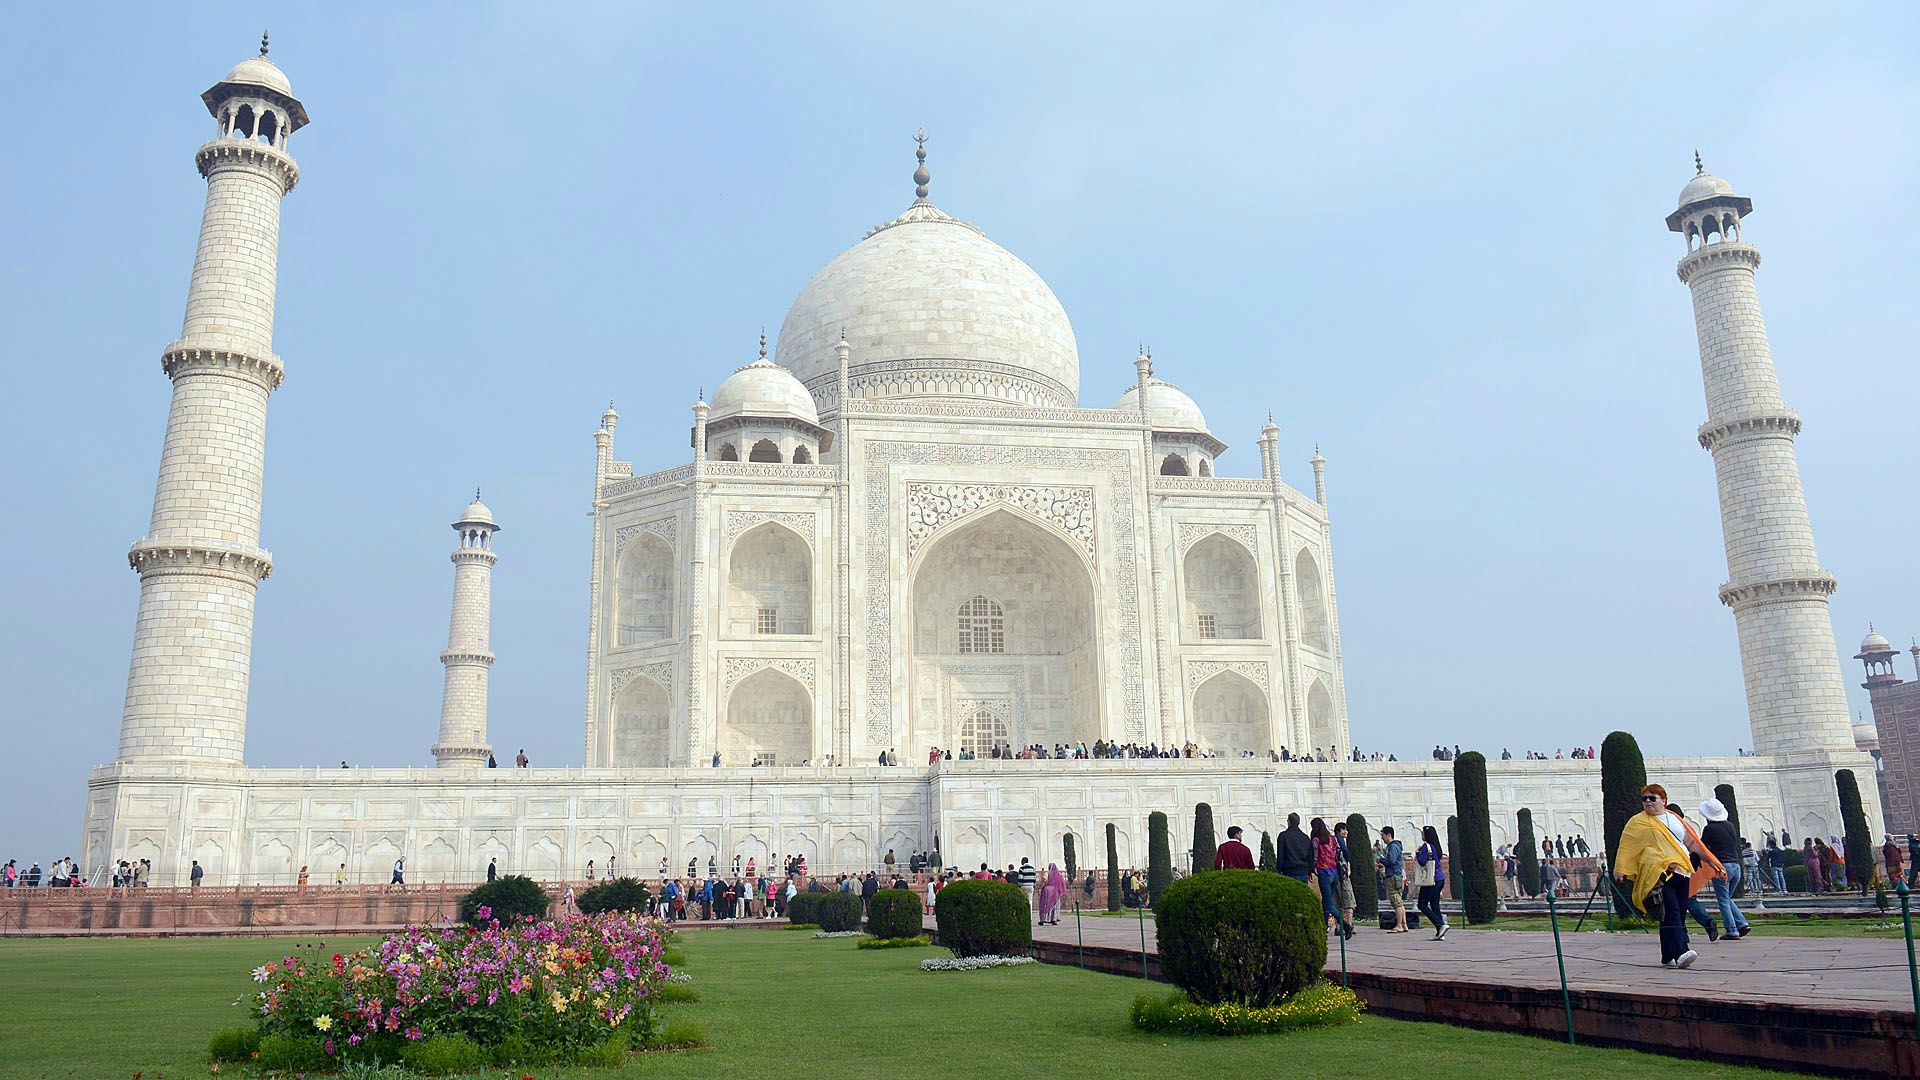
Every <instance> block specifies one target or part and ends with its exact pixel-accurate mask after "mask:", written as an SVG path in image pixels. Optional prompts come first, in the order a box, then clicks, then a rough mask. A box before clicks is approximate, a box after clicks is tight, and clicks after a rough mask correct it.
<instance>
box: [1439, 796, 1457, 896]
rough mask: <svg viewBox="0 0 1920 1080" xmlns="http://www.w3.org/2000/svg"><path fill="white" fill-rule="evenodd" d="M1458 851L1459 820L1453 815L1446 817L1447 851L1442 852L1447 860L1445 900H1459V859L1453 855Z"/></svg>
mask: <svg viewBox="0 0 1920 1080" xmlns="http://www.w3.org/2000/svg"><path fill="white" fill-rule="evenodd" d="M1459 850H1460V818H1459V816H1458V815H1455V814H1448V815H1447V850H1446V851H1445V852H1443V855H1444V856H1445V858H1446V860H1447V899H1449V900H1458V899H1460V859H1459V856H1457V855H1456V854H1454V853H1455V852H1457V851H1459Z"/></svg>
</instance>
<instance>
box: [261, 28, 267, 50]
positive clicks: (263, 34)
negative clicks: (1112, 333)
mask: <svg viewBox="0 0 1920 1080" xmlns="http://www.w3.org/2000/svg"><path fill="white" fill-rule="evenodd" d="M260 55H261V56H265V55H267V32H266V31H265V30H262V31H260Z"/></svg>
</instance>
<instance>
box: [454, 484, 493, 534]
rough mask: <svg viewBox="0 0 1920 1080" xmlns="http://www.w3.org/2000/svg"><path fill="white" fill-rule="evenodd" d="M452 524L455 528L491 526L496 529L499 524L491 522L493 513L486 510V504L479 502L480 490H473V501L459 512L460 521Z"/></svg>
mask: <svg viewBox="0 0 1920 1080" xmlns="http://www.w3.org/2000/svg"><path fill="white" fill-rule="evenodd" d="M454 524H455V525H456V526H457V525H493V526H496V527H497V526H498V524H499V523H498V522H496V521H494V520H493V511H492V510H490V509H488V508H487V504H486V503H483V502H481V501H480V489H479V488H474V489H473V501H472V502H470V503H468V504H467V508H466V509H465V510H462V511H461V512H460V520H459V521H456V522H454Z"/></svg>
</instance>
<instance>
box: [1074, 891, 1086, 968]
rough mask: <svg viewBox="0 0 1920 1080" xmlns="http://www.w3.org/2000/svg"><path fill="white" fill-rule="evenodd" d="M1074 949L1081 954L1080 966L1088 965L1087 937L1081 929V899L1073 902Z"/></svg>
mask: <svg viewBox="0 0 1920 1080" xmlns="http://www.w3.org/2000/svg"><path fill="white" fill-rule="evenodd" d="M1073 950H1074V952H1076V953H1078V954H1079V956H1080V967H1081V968H1082V969H1083V970H1084V969H1085V968H1086V966H1087V938H1086V935H1085V934H1083V933H1081V931H1080V901H1078V900H1075V901H1074V902H1073Z"/></svg>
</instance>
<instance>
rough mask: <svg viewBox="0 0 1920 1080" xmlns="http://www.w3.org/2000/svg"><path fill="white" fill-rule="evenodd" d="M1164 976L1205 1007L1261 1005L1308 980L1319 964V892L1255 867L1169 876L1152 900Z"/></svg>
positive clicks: (1322, 960) (1322, 936) (1323, 942)
mask: <svg viewBox="0 0 1920 1080" xmlns="http://www.w3.org/2000/svg"><path fill="white" fill-rule="evenodd" d="M1153 924H1154V928H1155V931H1156V932H1157V933H1158V934H1159V941H1160V967H1161V970H1162V971H1163V972H1164V973H1165V974H1166V977H1167V981H1168V982H1171V983H1172V984H1173V985H1175V986H1177V987H1179V988H1180V989H1182V990H1185V991H1186V992H1187V995H1188V996H1189V997H1191V998H1192V999H1193V1000H1194V1001H1197V1002H1200V1003H1202V1004H1206V1005H1218V1004H1221V1003H1222V1002H1231V1003H1234V1004H1238V1005H1246V1006H1250V1007H1253V1008H1264V1007H1265V1006H1268V1005H1272V1004H1273V1003H1275V1002H1277V1001H1280V1000H1282V999H1284V998H1287V997H1290V996H1292V995H1294V994H1297V993H1299V992H1300V991H1302V990H1304V989H1306V988H1307V987H1309V986H1311V985H1313V983H1314V982H1316V981H1317V980H1318V979H1319V978H1320V973H1321V972H1322V971H1324V970H1325V969H1326V966H1327V929H1326V922H1325V920H1324V918H1323V917H1322V916H1321V914H1320V897H1319V895H1318V894H1317V893H1315V892H1314V891H1313V890H1312V889H1309V888H1307V887H1306V886H1305V885H1302V884H1301V883H1300V882H1298V881H1295V880H1294V879H1292V878H1289V877H1282V876H1280V875H1279V874H1262V873H1261V872H1260V871H1258V870H1220V871H1217V872H1213V873H1207V874H1198V875H1195V876H1193V877H1190V878H1185V879H1183V880H1180V881H1176V882H1174V883H1173V884H1171V885H1169V886H1168V887H1167V891H1166V893H1165V895H1163V896H1162V897H1161V900H1160V903H1159V904H1156V905H1155V906H1154V910H1153Z"/></svg>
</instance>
